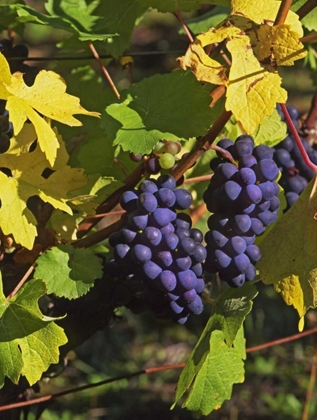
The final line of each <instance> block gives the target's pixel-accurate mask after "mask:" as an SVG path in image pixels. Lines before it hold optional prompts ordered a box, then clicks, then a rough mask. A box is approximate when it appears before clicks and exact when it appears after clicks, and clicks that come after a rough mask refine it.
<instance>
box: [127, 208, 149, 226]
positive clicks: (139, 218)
mask: <svg viewBox="0 0 317 420" xmlns="http://www.w3.org/2000/svg"><path fill="white" fill-rule="evenodd" d="M148 220H149V216H148V215H147V214H139V212H138V211H134V212H132V213H130V214H129V216H128V224H129V226H130V227H131V228H132V229H135V230H143V229H145V228H146V226H147V224H148Z"/></svg>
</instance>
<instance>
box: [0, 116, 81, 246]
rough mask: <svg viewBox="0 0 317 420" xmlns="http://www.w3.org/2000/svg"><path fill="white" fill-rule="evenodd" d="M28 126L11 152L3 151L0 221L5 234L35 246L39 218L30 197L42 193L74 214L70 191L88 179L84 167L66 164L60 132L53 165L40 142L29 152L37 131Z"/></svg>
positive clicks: (1, 161) (0, 160) (60, 207)
mask: <svg viewBox="0 0 317 420" xmlns="http://www.w3.org/2000/svg"><path fill="white" fill-rule="evenodd" d="M29 126H32V125H31V124H25V126H24V128H23V130H22V131H21V132H20V134H19V136H18V137H17V139H14V138H12V139H11V147H10V149H9V150H8V152H7V153H5V154H1V155H0V167H1V171H0V196H1V208H0V225H1V229H2V231H3V233H4V234H5V235H9V234H12V235H13V236H14V239H15V241H16V242H17V243H19V244H21V245H22V246H25V247H26V248H28V249H32V247H33V243H34V239H35V237H36V236H37V231H36V224H37V222H36V219H35V217H34V215H33V213H32V212H31V211H30V210H29V208H28V207H27V200H28V199H29V198H30V197H32V196H39V197H40V198H41V199H42V200H43V201H45V202H47V203H50V204H51V205H52V206H53V207H54V208H58V209H60V210H63V211H65V212H67V213H69V214H72V209H71V207H70V206H69V205H68V204H67V202H68V201H69V199H70V198H72V197H71V196H70V194H69V193H70V191H72V190H75V189H78V188H80V187H82V186H83V185H85V184H86V182H87V180H86V178H85V176H84V174H83V170H82V169H78V168H71V167H69V166H67V165H66V162H67V158H68V155H67V153H66V150H65V146H63V145H62V144H63V143H62V141H61V140H60V139H59V136H58V133H57V132H56V134H55V135H56V137H57V139H59V141H60V144H61V147H60V148H59V149H58V155H57V158H56V161H55V165H54V166H53V167H52V168H51V167H50V164H49V162H48V161H47V160H46V159H45V155H44V154H43V153H42V152H41V150H40V149H39V146H36V147H35V149H34V150H33V151H32V152H29V151H28V148H27V145H28V146H29V145H30V143H32V142H34V141H35V140H36V134H35V132H34V131H33V135H34V137H33V138H32V137H29V136H30V135H31V134H32V130H31V129H30V127H29ZM20 140H21V147H20V148H19V146H18V145H19V144H20V142H19V141H20ZM26 149H27V151H26ZM47 168H49V169H52V172H53V173H52V174H51V175H50V176H48V177H46V178H45V177H44V176H43V171H44V170H45V169H47ZM8 172H9V173H8Z"/></svg>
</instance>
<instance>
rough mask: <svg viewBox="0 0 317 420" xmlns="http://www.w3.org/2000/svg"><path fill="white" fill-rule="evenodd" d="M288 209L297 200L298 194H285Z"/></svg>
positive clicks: (290, 192)
mask: <svg viewBox="0 0 317 420" xmlns="http://www.w3.org/2000/svg"><path fill="white" fill-rule="evenodd" d="M285 198H286V201H287V204H288V207H292V206H293V205H294V204H295V202H296V201H297V200H298V198H299V194H297V193H295V192H292V191H289V192H287V193H286V194H285Z"/></svg>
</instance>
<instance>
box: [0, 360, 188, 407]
mask: <svg viewBox="0 0 317 420" xmlns="http://www.w3.org/2000/svg"><path fill="white" fill-rule="evenodd" d="M184 366H185V363H179V364H175V365H166V366H158V367H152V368H147V369H142V370H139V371H137V372H133V373H128V374H125V375H121V376H116V377H115V378H110V379H105V380H103V381H100V382H96V383H94V384H87V385H82V386H79V387H76V388H71V389H67V390H66V391H62V392H57V393H56V394H50V395H44V396H43V397H39V398H34V399H33V400H29V401H21V402H18V403H13V404H8V405H3V406H1V407H0V411H7V410H13V409H14V408H21V407H26V406H29V405H34V404H41V403H44V402H47V401H51V400H56V399H57V398H60V397H64V396H65V395H68V394H74V393H75V392H80V391H85V390H86V389H92V388H96V387H98V386H101V385H106V384H110V383H112V382H116V381H120V380H121V379H131V378H134V377H136V376H140V375H144V374H147V375H148V374H150V373H157V372H162V371H166V370H171V369H181V368H183V367H184Z"/></svg>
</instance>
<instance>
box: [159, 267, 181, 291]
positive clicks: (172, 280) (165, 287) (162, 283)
mask: <svg viewBox="0 0 317 420" xmlns="http://www.w3.org/2000/svg"><path fill="white" fill-rule="evenodd" d="M157 282H158V286H159V288H160V289H161V290H162V291H163V292H172V291H173V290H174V289H175V287H176V285H177V280H176V276H175V274H174V273H173V272H172V271H170V270H164V271H162V272H161V274H160V275H159V277H158V280H157Z"/></svg>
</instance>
